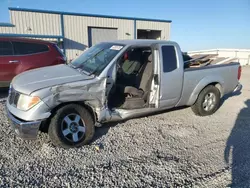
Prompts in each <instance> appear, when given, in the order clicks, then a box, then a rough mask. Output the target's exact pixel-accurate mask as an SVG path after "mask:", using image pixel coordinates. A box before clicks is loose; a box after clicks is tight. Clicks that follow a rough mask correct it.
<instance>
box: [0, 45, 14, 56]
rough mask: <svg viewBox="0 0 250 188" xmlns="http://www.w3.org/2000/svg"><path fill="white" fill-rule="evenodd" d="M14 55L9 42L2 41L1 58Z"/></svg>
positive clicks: (0, 46) (0, 47)
mask: <svg viewBox="0 0 250 188" xmlns="http://www.w3.org/2000/svg"><path fill="white" fill-rule="evenodd" d="M8 55H13V47H12V44H11V42H9V41H0V56H8Z"/></svg>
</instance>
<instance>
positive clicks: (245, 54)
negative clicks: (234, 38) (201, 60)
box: [188, 49, 250, 65]
mask: <svg viewBox="0 0 250 188" xmlns="http://www.w3.org/2000/svg"><path fill="white" fill-rule="evenodd" d="M205 54H215V55H216V56H217V57H218V58H224V59H225V61H227V60H234V61H237V62H239V63H240V64H241V65H250V49H210V50H199V51H190V52H188V55H190V56H193V55H205Z"/></svg>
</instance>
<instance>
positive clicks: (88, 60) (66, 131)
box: [6, 40, 242, 148]
mask: <svg viewBox="0 0 250 188" xmlns="http://www.w3.org/2000/svg"><path fill="white" fill-rule="evenodd" d="M184 67H185V68H184ZM240 75H241V66H240V64H239V63H230V64H226V65H208V66H205V67H195V68H191V67H186V66H184V62H183V56H182V52H181V49H180V47H179V45H178V44H177V43H175V42H172V41H161V40H119V41H109V42H102V43H99V44H96V45H95V46H93V47H91V48H89V49H88V50H87V51H85V52H83V54H82V55H81V56H79V57H78V58H76V59H75V60H73V61H72V62H71V63H69V64H64V65H56V66H51V67H45V68H39V69H35V70H31V71H27V72H24V73H21V74H19V75H18V76H16V77H15V78H14V79H13V80H12V82H11V85H10V89H9V96H8V99H7V105H6V106H7V109H6V111H7V115H8V117H9V119H10V122H11V125H12V127H13V130H14V131H15V133H16V134H17V135H19V136H20V137H22V138H23V139H35V138H36V137H37V134H38V131H39V130H41V129H46V128H47V131H48V134H49V137H50V139H51V141H52V143H53V144H54V145H57V146H59V147H64V148H71V147H79V146H83V145H85V144H87V143H89V142H90V141H91V140H92V138H93V136H94V132H95V126H100V125H102V124H103V123H106V122H111V121H119V120H124V119H128V118H132V117H138V116H145V115H148V114H150V113H152V112H156V111H162V110H165V109H170V108H174V107H178V106H191V108H192V110H193V111H194V113H195V114H196V115H200V116H207V115H211V114H213V113H214V112H215V111H216V110H217V109H218V108H219V105H220V99H221V97H222V96H224V95H225V94H228V93H232V92H235V91H237V90H240V89H241V87H242V86H241V84H240V82H239V79H240Z"/></svg>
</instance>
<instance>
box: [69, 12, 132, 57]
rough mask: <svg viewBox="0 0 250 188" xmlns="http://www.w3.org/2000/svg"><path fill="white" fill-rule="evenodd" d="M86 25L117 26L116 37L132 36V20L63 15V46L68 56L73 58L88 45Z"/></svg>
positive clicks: (130, 37) (125, 37)
mask: <svg viewBox="0 0 250 188" xmlns="http://www.w3.org/2000/svg"><path fill="white" fill-rule="evenodd" d="M88 27H103V28H105V27H106V28H117V36H118V39H133V38H134V21H133V20H124V19H113V18H96V17H85V16H84V17H83V16H73V15H64V28H65V29H64V32H65V48H66V54H67V57H68V58H70V59H71V58H75V57H76V56H77V55H80V54H81V53H82V51H83V50H84V49H85V48H86V47H88V44H89V41H88ZM126 33H128V34H129V35H127V34H126Z"/></svg>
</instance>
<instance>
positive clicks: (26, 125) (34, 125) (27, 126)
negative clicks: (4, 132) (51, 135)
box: [6, 109, 42, 140]
mask: <svg viewBox="0 0 250 188" xmlns="http://www.w3.org/2000/svg"><path fill="white" fill-rule="evenodd" d="M6 112H7V116H8V119H9V122H10V124H11V127H12V129H13V130H14V131H15V133H16V134H17V135H18V136H19V137H21V138H22V139H25V140H26V139H27V140H33V139H36V138H37V134H38V131H39V127H40V125H41V123H42V121H28V122H26V121H21V120H19V119H17V118H15V117H14V116H13V115H12V114H11V113H10V112H9V110H8V109H6Z"/></svg>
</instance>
